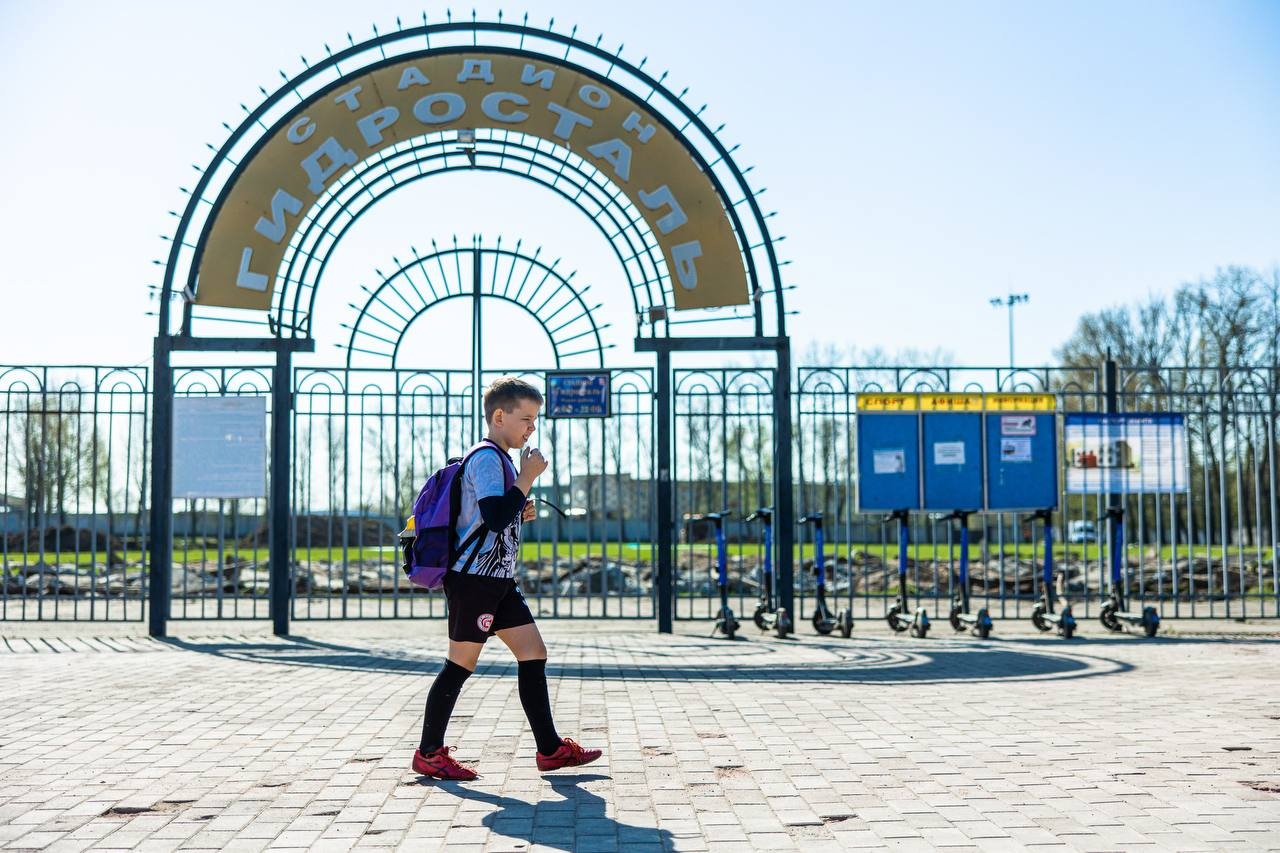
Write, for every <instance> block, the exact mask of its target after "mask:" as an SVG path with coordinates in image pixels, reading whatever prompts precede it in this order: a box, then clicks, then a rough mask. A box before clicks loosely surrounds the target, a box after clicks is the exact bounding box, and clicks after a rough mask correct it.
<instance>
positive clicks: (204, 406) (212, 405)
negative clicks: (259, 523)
mask: <svg viewBox="0 0 1280 853" xmlns="http://www.w3.org/2000/svg"><path fill="white" fill-rule="evenodd" d="M266 494H267V398H266V397H176V398H174V401H173V496H174V498H186V499H195V498H261V497H266Z"/></svg>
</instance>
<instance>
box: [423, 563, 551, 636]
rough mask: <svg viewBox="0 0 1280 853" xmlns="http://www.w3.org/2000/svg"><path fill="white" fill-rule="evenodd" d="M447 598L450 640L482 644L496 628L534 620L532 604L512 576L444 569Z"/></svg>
mask: <svg viewBox="0 0 1280 853" xmlns="http://www.w3.org/2000/svg"><path fill="white" fill-rule="evenodd" d="M444 597H445V600H446V601H448V602H449V639H450V640H456V641H458V642H465V643H483V642H484V641H485V640H487V639H489V638H490V637H492V636H493V635H494V632H496V631H504V630H506V629H507V628H519V627H520V626H521V625H530V624H532V623H533V613H531V612H530V611H529V604H528V603H527V602H526V601H525V600H524V594H523V593H521V592H520V587H518V586H516V582H515V581H514V580H512V579H511V578H491V577H485V576H484V575H468V574H463V573H462V572H454V571H449V572H445V575H444Z"/></svg>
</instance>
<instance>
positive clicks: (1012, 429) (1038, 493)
mask: <svg viewBox="0 0 1280 853" xmlns="http://www.w3.org/2000/svg"><path fill="white" fill-rule="evenodd" d="M986 419H987V509H988V510H990V511H992V512H999V511H1002V510H1036V509H1053V508H1054V507H1056V506H1057V505H1058V424H1057V416H1056V415H1054V414H1052V413H1042V412H1000V413H993V414H988V415H986Z"/></svg>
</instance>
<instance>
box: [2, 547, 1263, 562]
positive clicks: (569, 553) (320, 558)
mask: <svg viewBox="0 0 1280 853" xmlns="http://www.w3.org/2000/svg"><path fill="white" fill-rule="evenodd" d="M604 547H605V553H606V555H607V557H608V559H610V560H620V561H622V562H636V561H640V562H650V563H651V562H652V561H653V553H652V552H653V548H652V546H651V545H650V544H649V543H648V542H639V543H636V542H607V543H605V546H604ZM600 548H601V544H600V542H599V541H593V542H577V543H572V544H571V543H568V542H561V543H559V545H553V544H552V543H550V542H542V543H539V542H523V543H521V545H520V557H521V559H522V560H523V561H525V562H531V561H534V560H537V559H543V560H547V559H550V558H551V557H552V555H553V554H554V555H556V556H557V557H559V558H561V559H574V560H577V559H582V558H585V557H588V556H595V557H598V556H600ZM761 550H762V549H761V547H760V545H759V544H758V543H743V544H741V545H739V544H734V543H730V545H729V558H730V560H732V559H734V558H735V557H741V558H742V559H745V560H748V561H755V560H759V559H760V553H761ZM999 550H1002V551H1003V553H1004V554H1005V555H1006V557H1013V556H1015V555H1016V556H1017V558H1018V559H1024V560H1032V559H1040V558H1041V557H1042V552H1041V550H1040V546H1039V544H1038V543H1037V544H1034V545H1033V544H1031V543H1022V544H1019V545H1016V546H1015V545H1012V544H1007V545H1005V547H1004V548H1003V549H999ZM1148 550H1149V546H1137V545H1134V546H1130V547H1129V548H1128V550H1127V553H1128V555H1129V557H1130V558H1134V557H1137V556H1138V555H1139V554H1143V555H1145V554H1146V553H1147V552H1148ZM826 551H827V554H828V555H830V554H832V553H837V554H839V555H840V556H842V557H843V556H847V555H848V554H849V553H851V552H856V551H862V552H864V553H866V554H867V555H869V556H872V557H876V558H879V559H887V560H896V559H897V556H898V546H897V545H896V544H886V545H881V544H879V543H874V544H871V543H855V544H852V545H844V544H839V545H833V544H828V545H827V548H826ZM1173 552H1174V549H1173V548H1172V547H1171V546H1169V545H1165V546H1164V547H1162V548H1161V549H1160V555H1161V559H1163V560H1165V561H1168V560H1170V559H1172V556H1173ZM223 553H224V556H226V557H227V558H231V557H234V558H236V559H239V560H242V561H250V562H258V563H265V562H266V561H267V558H268V553H267V549H266V548H241V549H239V550H235V549H233V548H230V547H228V548H226V549H225V550H224V552H223ZM794 553H795V559H796V560H797V562H799V561H804V560H812V559H813V547H812V546H811V545H809V544H807V543H806V544H804V545H802V546H796V548H795V551H794ZM907 553H908V554H909V555H910V557H911V559H913V560H934V559H938V560H945V559H947V556H948V549H947V546H946V545H945V544H940V545H937V546H934V545H932V544H928V543H923V544H920V543H917V544H912V545H910V546H908V548H907ZM951 553H952V554H954V556H955V557H956V558H959V556H960V549H959V547H958V546H957V547H956V548H954V549H953V551H952V552H951ZM997 553H998V550H997V548H996V546H995V543H990V550H989V551H984V550H983V548H982V546H981V545H970V548H969V558H970V559H971V560H979V559H982V558H983V556H984V555H986V556H990V557H994V556H996V555H997ZM1053 553H1054V559H1055V560H1059V561H1061V560H1064V559H1067V557H1068V556H1070V557H1071V558H1074V559H1085V560H1088V561H1091V562H1092V561H1097V560H1101V559H1104V558H1105V557H1106V552H1105V550H1104V549H1103V548H1102V546H1100V545H1097V544H1087V545H1057V546H1055V547H1054V549H1053ZM1210 553H1212V556H1213V557H1214V558H1217V559H1220V558H1221V556H1222V547H1221V546H1214V547H1213V548H1212V549H1210V548H1209V547H1208V546H1205V545H1197V546H1195V547H1192V548H1189V547H1188V546H1185V545H1180V546H1178V548H1177V555H1178V558H1179V559H1184V558H1187V557H1189V556H1194V557H1206V556H1209V555H1210ZM217 554H218V552H217V548H216V547H214V546H210V547H209V548H207V549H201V548H183V547H176V548H175V550H174V555H173V556H174V562H176V563H199V562H201V561H203V560H216V559H217ZM96 556H97V560H96V562H98V563H103V562H105V561H106V558H107V555H106V554H105V553H103V552H99V553H98V554H97V555H96ZM122 556H123V557H124V559H125V561H126V562H128V563H137V562H139V561H140V560H141V559H142V552H141V551H137V550H130V551H125V552H124V553H123V555H122ZM1258 556H1259V554H1258V550H1257V549H1256V548H1252V547H1245V548H1244V559H1245V560H1246V561H1251V560H1255V559H1258ZM44 558H45V561H46V562H49V563H55V564H72V563H73V564H75V565H78V566H90V565H93V564H94V562H95V560H94V555H93V554H92V553H90V552H87V551H86V552H81V553H80V554H75V553H74V552H70V551H63V552H62V553H55V552H46V553H45V555H44ZM714 558H715V548H714V546H711V545H707V544H705V543H699V544H695V545H683V544H682V545H678V546H677V547H676V559H677V561H679V562H684V563H687V561H689V560H690V559H692V560H693V561H694V563H695V565H699V564H704V563H709V562H710V561H711V560H714ZM1271 558H1272V550H1271V549H1270V548H1264V549H1262V552H1261V562H1262V563H1263V564H1264V565H1266V564H1269V563H1270V562H1271ZM0 559H4V560H6V561H7V563H8V564H9V565H30V564H32V563H35V562H36V561H37V560H39V559H40V554H39V552H38V551H29V552H26V553H24V552H21V551H10V552H9V554H8V555H7V557H4V556H3V555H0ZM294 559H296V560H299V561H302V562H327V563H341V562H342V561H343V559H344V555H343V550H342V548H341V547H332V548H299V549H297V550H296V551H295V552H294ZM345 559H346V560H347V561H349V562H369V561H390V562H396V561H399V559H400V554H399V549H398V548H396V547H394V546H387V547H381V548H349V549H347V552H346V555H345ZM1227 559H1228V562H1229V563H1230V564H1235V563H1236V562H1237V561H1238V560H1239V559H1240V549H1239V548H1237V547H1236V546H1231V547H1229V548H1228V549H1227Z"/></svg>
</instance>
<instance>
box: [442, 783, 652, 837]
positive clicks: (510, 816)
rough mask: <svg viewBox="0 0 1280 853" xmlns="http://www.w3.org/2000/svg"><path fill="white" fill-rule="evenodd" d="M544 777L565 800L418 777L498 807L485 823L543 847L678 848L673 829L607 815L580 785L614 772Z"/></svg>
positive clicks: (599, 800)
mask: <svg viewBox="0 0 1280 853" xmlns="http://www.w3.org/2000/svg"><path fill="white" fill-rule="evenodd" d="M543 778H544V779H545V780H546V781H547V782H549V783H550V784H551V788H552V790H554V791H555V792H556V794H558V795H559V796H560V797H561V798H562V799H560V800H545V799H544V800H539V801H537V802H527V801H525V800H520V799H517V798H515V797H507V796H503V795H501V794H495V793H490V792H488V791H482V790H478V789H476V788H475V787H468V786H466V785H462V784H459V783H457V782H440V781H437V780H435V779H430V778H428V777H425V776H421V777H419V782H420V784H423V785H432V786H435V787H438V788H441V789H442V790H446V791H449V792H451V793H453V794H455V795H457V797H458V799H460V800H470V801H471V802H477V803H487V804H488V805H491V806H495V807H497V809H498V810H497V811H494V812H490V813H488V814H486V815H485V816H484V817H483V818H481V820H480V823H481V825H482V826H485V827H487V828H488V829H489V830H490V831H491V832H493V833H494V834H496V835H500V836H505V837H507V838H512V839H517V840H521V841H525V842H528V843H529V844H531V845H534V844H536V845H538V847H539V848H540V849H544V850H564V851H576V850H589V849H593V845H592V839H595V840H597V841H599V842H600V844H599V846H598V847H596V848H595V849H600V850H605V849H609V850H612V849H614V848H615V847H616V848H618V849H624V848H626V849H630V848H635V847H636V846H637V845H639V846H640V848H641V849H644V850H650V849H652V850H673V849H675V839H674V837H673V836H672V834H671V832H669V831H668V830H665V829H658V828H656V827H647V826H635V825H632V824H626V823H621V822H619V821H617V820H615V819H613V818H611V817H609V816H608V814H606V805H607V804H606V803H605V800H604V798H603V797H601V796H599V795H598V794H593V793H592V792H591V791H588V790H587V789H585V788H583V787H581V786H582V785H583V784H584V783H587V782H601V781H605V780H608V779H609V778H610V777H609V776H606V775H604V774H600V773H581V774H575V775H571V776H545V777H543Z"/></svg>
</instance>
